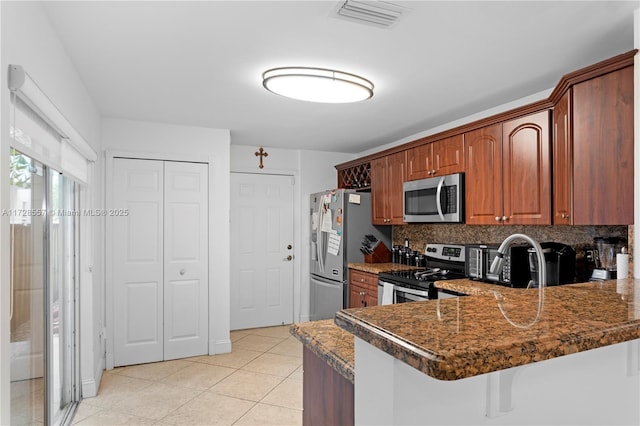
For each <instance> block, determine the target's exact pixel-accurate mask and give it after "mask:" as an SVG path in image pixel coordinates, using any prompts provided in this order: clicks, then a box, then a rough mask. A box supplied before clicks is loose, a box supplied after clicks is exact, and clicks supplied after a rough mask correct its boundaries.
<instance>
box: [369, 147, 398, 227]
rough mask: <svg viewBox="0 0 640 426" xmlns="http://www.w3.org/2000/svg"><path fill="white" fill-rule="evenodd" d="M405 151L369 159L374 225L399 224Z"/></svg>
mask: <svg viewBox="0 0 640 426" xmlns="http://www.w3.org/2000/svg"><path fill="white" fill-rule="evenodd" d="M406 164H407V163H406V151H401V152H397V153H395V154H391V155H387V156H386V157H382V158H377V159H375V160H372V161H371V199H372V200H371V203H372V205H371V210H372V222H373V224H374V225H401V224H403V223H404V219H403V202H404V200H403V198H404V197H403V192H402V184H403V183H404V182H405V180H406V175H407V167H406Z"/></svg>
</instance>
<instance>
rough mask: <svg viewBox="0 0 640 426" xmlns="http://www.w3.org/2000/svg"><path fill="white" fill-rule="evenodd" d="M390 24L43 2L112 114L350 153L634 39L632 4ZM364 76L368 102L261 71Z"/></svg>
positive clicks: (524, 6)
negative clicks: (328, 99)
mask: <svg viewBox="0 0 640 426" xmlns="http://www.w3.org/2000/svg"><path fill="white" fill-rule="evenodd" d="M394 3H396V4H399V5H403V6H405V7H408V8H409V9H411V10H410V12H409V13H408V14H407V15H406V16H405V17H404V18H403V19H402V20H401V21H400V22H398V23H397V24H396V25H395V26H393V27H392V28H390V29H380V28H376V27H372V26H368V25H362V24H357V23H353V22H349V21H345V20H341V19H336V18H333V17H332V16H331V15H332V12H333V11H334V10H335V8H336V5H337V4H338V1H282V2H274V1H252V2H249V1H195V2H187V1H175V2H168V1H142V2H128V1H114V2H110V1H107V2H94V1H79V2H73V1H72V2H56V1H51V2H44V3H43V5H44V7H45V9H46V11H47V13H48V15H49V17H50V19H51V21H52V23H53V25H54V27H55V29H56V30H57V32H58V34H59V35H60V39H61V40H62V43H63V44H64V45H65V47H66V49H67V52H68V54H69V56H70V57H71V60H72V61H73V62H74V64H75V66H76V67H77V69H78V72H79V73H80V75H81V76H82V79H83V80H84V84H85V85H86V87H87V89H88V91H89V93H90V95H91V96H92V98H93V99H94V101H95V103H96V105H97V107H98V109H99V111H100V113H101V114H102V115H103V116H105V117H117V118H126V119H133V120H145V121H158V122H165V123H175V124H184V125H193V126H205V127H214V128H224V129H230V130H231V140H232V143H233V144H238V145H255V146H258V145H264V146H271V147H282V148H296V149H316V150H323V151H338V152H353V153H358V152H362V151H364V150H367V149H370V148H373V147H376V146H380V145H383V144H386V143H390V142H394V141H397V140H400V139H402V138H404V137H407V136H409V135H412V134H416V133H418V132H422V131H425V130H427V129H430V128H433V127H435V126H438V125H441V124H444V123H448V122H451V121H453V120H456V119H458V118H461V117H465V116H468V115H470V114H473V113H477V112H479V111H482V110H485V109H488V108H491V107H494V106H497V105H500V104H503V103H506V102H509V101H512V100H515V99H518V98H522V97H524V96H528V95H531V94H533V93H536V92H539V91H542V90H546V89H549V88H552V87H554V86H555V85H556V84H557V83H558V80H559V79H560V77H561V76H562V75H564V74H566V73H568V72H570V71H573V70H576V69H578V68H581V67H583V66H586V65H590V64H592V63H595V62H598V61H600V60H603V59H606V58H609V57H611V56H614V55H617V54H619V53H623V52H626V51H629V50H631V49H633V10H634V9H637V8H638V7H640V6H639V3H638V1H624V2H615V1H587V2H573V1H541V2H516V1H510V2H506V1H503V2H484V1H482V2H478V1H475V2H459V1H448V2H435V1H394ZM289 65H295V66H319V67H325V68H335V69H338V70H342V71H347V72H352V73H356V74H360V75H362V76H363V77H365V78H368V79H370V80H372V81H373V82H374V84H375V90H374V92H375V94H374V96H373V98H372V99H370V100H368V101H365V102H360V103H355V104H316V103H310V102H303V101H296V100H291V99H287V98H283V97H281V96H277V95H274V94H272V93H270V92H268V91H266V90H265V89H264V88H263V87H262V81H261V74H262V72H263V71H265V70H267V69H269V68H273V67H278V66H289Z"/></svg>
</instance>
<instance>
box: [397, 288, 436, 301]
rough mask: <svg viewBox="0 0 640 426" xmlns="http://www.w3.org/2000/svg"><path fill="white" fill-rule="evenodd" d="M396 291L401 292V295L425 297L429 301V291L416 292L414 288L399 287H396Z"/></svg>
mask: <svg viewBox="0 0 640 426" xmlns="http://www.w3.org/2000/svg"><path fill="white" fill-rule="evenodd" d="M395 291H396V292H398V291H399V292H401V293H406V294H412V295H414V296H420V297H423V298H424V299H427V300H428V299H429V292H428V291H422V290H414V289H412V288H407V287H399V286H396V288H395ZM407 299H409V298H408V297H407ZM419 300H422V299H419Z"/></svg>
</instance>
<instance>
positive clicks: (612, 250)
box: [591, 237, 627, 281]
mask: <svg viewBox="0 0 640 426" xmlns="http://www.w3.org/2000/svg"><path fill="white" fill-rule="evenodd" d="M593 242H594V244H595V247H596V248H595V252H594V254H595V256H594V258H593V260H594V262H595V269H594V270H593V273H592V274H591V279H592V280H597V281H600V280H609V279H614V278H616V277H617V264H616V255H617V254H619V253H622V249H623V248H624V247H626V245H627V240H626V239H624V238H621V237H597V238H594V239H593Z"/></svg>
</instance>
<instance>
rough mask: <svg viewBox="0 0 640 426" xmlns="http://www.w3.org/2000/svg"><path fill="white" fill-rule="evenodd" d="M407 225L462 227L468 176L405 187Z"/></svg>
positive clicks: (409, 184) (425, 181) (455, 175)
mask: <svg viewBox="0 0 640 426" xmlns="http://www.w3.org/2000/svg"><path fill="white" fill-rule="evenodd" d="M403 193H404V194H403V195H404V197H403V204H404V213H403V214H404V221H405V222H422V223H462V222H463V221H464V175H463V174H462V173H456V174H452V175H444V176H436V177H432V178H427V179H420V180H414V181H410V182H405V183H404V184H403Z"/></svg>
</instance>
